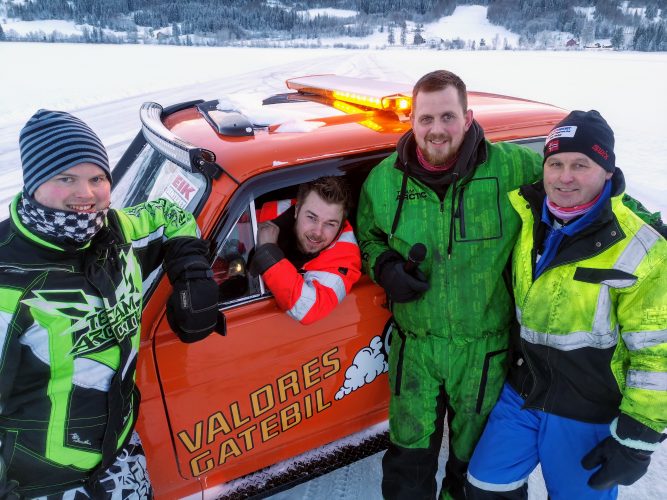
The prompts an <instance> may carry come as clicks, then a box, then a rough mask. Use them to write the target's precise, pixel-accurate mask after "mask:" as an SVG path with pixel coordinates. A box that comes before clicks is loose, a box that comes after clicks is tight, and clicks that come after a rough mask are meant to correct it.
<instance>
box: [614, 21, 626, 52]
mask: <svg viewBox="0 0 667 500" xmlns="http://www.w3.org/2000/svg"><path fill="white" fill-rule="evenodd" d="M624 41H625V37H624V36H623V28H621V27H618V28H616V29H615V30H614V34H613V35H612V37H611V46H612V47H614V49H616V50H621V49H622V48H623V42H624Z"/></svg>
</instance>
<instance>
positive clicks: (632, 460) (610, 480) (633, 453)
mask: <svg viewBox="0 0 667 500" xmlns="http://www.w3.org/2000/svg"><path fill="white" fill-rule="evenodd" d="M611 433H612V435H611V436H610V437H608V438H606V439H605V440H603V441H601V442H600V443H598V445H597V446H595V448H593V449H592V450H591V451H590V452H589V453H588V454H587V455H586V456H585V457H584V458H583V459H582V460H581V465H582V466H583V467H584V468H585V469H587V470H591V469H593V468H595V467H597V466H598V465H599V466H600V469H599V470H598V471H596V472H595V473H594V474H593V475H592V476H591V478H590V479H589V480H588V485H589V486H590V487H591V488H593V489H596V490H605V489H609V488H613V487H614V486H616V485H619V484H620V485H623V486H629V485H631V484H633V483H634V482H635V481H637V480H638V479H639V478H640V477H642V476H643V475H644V474H646V470H647V469H648V466H649V464H650V463H651V453H653V451H654V450H655V449H657V447H658V445H659V444H660V442H661V441H662V440H663V439H664V438H665V436H663V435H662V434H661V433H659V432H656V431H654V430H653V429H651V428H649V427H647V426H645V425H644V424H642V423H640V422H638V421H636V420H635V419H633V418H631V417H629V416H627V415H626V414H624V413H622V414H621V415H620V417H618V419H617V420H614V421H613V422H612V423H611Z"/></svg>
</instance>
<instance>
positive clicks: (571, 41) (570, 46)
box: [565, 38, 579, 49]
mask: <svg viewBox="0 0 667 500" xmlns="http://www.w3.org/2000/svg"><path fill="white" fill-rule="evenodd" d="M565 46H566V47H567V48H568V49H573V48H576V47H578V46H579V42H577V41H576V40H575V39H574V38H570V39H569V40H568V41H567V42H566V43H565Z"/></svg>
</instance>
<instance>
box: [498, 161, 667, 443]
mask: <svg viewBox="0 0 667 500" xmlns="http://www.w3.org/2000/svg"><path fill="white" fill-rule="evenodd" d="M617 174H618V175H616V174H615V175H614V178H612V179H613V180H614V181H615V182H614V189H613V190H612V198H611V200H610V201H609V202H607V206H606V207H605V208H603V210H602V212H601V214H600V216H599V217H598V218H597V220H596V221H595V222H594V223H592V224H591V225H590V226H589V227H587V228H585V229H584V230H583V231H581V232H580V233H578V234H577V235H575V236H573V237H571V238H568V237H566V238H565V239H564V240H563V242H562V243H561V245H560V247H559V249H558V252H557V255H556V257H555V259H554V260H553V261H552V262H551V263H550V264H549V266H548V267H547V268H546V269H545V271H544V272H543V273H542V274H541V275H540V276H539V277H538V278H537V279H535V280H534V279H533V276H534V269H535V261H536V255H537V250H538V248H539V246H540V245H541V244H542V242H543V240H544V234H545V231H546V226H545V224H544V223H542V222H541V221H540V218H541V211H542V202H543V200H544V196H545V195H544V189H543V187H542V183H541V182H539V183H536V184H533V185H530V186H523V187H522V188H521V189H519V190H516V191H513V192H511V193H510V194H509V197H510V201H511V203H512V206H513V207H514V209H515V210H516V211H517V212H518V214H519V216H520V217H521V221H522V228H521V232H520V236H519V239H518V241H517V243H516V245H515V247H514V254H513V262H512V270H513V287H514V297H515V301H516V313H517V319H518V322H519V326H520V332H519V337H520V338H515V339H514V340H515V342H514V344H515V345H520V350H519V351H518V352H517V353H515V355H514V356H513V359H512V363H511V365H512V368H511V374H510V381H511V383H512V385H514V387H515V388H516V389H517V390H518V391H519V392H520V393H521V394H522V395H523V396H524V397H525V398H526V407H532V408H539V409H541V410H544V411H547V412H550V413H554V414H557V415H561V416H564V417H568V418H574V419H577V420H581V421H586V422H609V421H611V420H612V419H613V418H614V417H616V416H617V415H618V414H619V412H623V413H626V414H628V415H629V416H631V417H632V418H634V419H635V420H638V421H639V422H642V423H643V424H645V425H646V426H648V427H650V428H651V429H653V430H655V431H657V432H662V431H663V429H665V426H666V425H667V273H666V271H667V242H666V241H665V240H664V239H663V238H662V237H661V236H660V235H659V234H658V233H657V232H656V231H654V230H653V229H652V228H651V227H650V226H648V225H647V224H645V223H643V222H642V221H641V220H640V219H639V218H638V217H637V216H636V215H635V214H633V213H632V212H631V211H630V210H629V209H628V208H627V207H625V206H624V205H623V204H622V202H621V198H622V190H623V187H624V183H623V176H622V173H620V171H617Z"/></svg>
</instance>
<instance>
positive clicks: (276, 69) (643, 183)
mask: <svg viewBox="0 0 667 500" xmlns="http://www.w3.org/2000/svg"><path fill="white" fill-rule="evenodd" d="M0 67H2V68H3V76H2V86H1V87H0V88H1V92H0V207H1V208H0V217H3V218H4V217H6V214H7V208H6V206H7V204H8V202H9V199H10V198H11V196H13V195H14V194H15V193H16V192H18V191H19V190H20V188H21V185H22V181H21V171H20V160H19V154H18V133H19V130H20V129H21V127H22V126H23V124H24V123H25V121H26V120H27V119H28V118H29V117H30V116H31V115H32V114H33V113H34V112H35V111H36V110H37V109H39V108H52V109H62V110H66V111H70V112H72V113H74V114H76V115H77V116H79V117H81V118H82V119H83V120H85V121H86V122H87V123H89V124H90V125H91V126H92V128H93V129H94V130H95V131H96V132H97V133H98V134H99V135H100V137H101V138H102V140H103V142H104V143H105V145H106V146H107V148H108V149H109V152H110V157H111V160H112V164H114V163H115V162H116V161H117V160H118V158H120V155H121V154H122V153H123V151H124V149H125V148H126V147H127V145H128V144H129V142H130V141H131V139H132V138H133V137H134V135H135V134H136V133H137V131H138V130H139V114H138V110H139V106H140V105H141V103H142V102H144V101H148V100H154V101H157V102H159V103H161V104H163V105H169V104H174V103H177V102H182V101H186V100H190V99H196V98H204V99H213V98H219V97H222V96H224V95H230V94H236V93H244V94H249V93H251V94H255V93H265V92H284V91H285V90H286V89H285V87H284V80H285V79H286V78H289V77H294V76H299V75H306V74H321V73H337V74H340V75H347V76H366V77H370V78H376V79H385V80H391V81H398V82H406V83H412V82H414V81H415V80H416V79H417V78H418V77H419V76H421V75H422V74H424V73H426V72H428V71H431V70H433V69H437V68H446V69H450V70H452V71H454V72H456V73H458V74H459V75H460V76H461V77H462V78H463V79H464V80H465V81H466V83H467V84H468V88H469V89H470V90H479V91H486V92H496V93H502V94H508V95H514V96H520V97H524V98H528V99H534V100H538V101H544V102H549V103H552V104H555V105H558V106H561V107H563V108H567V109H585V110H587V109H597V110H599V111H600V112H601V113H602V115H603V116H604V117H605V118H606V119H607V120H608V121H609V123H610V124H611V126H612V128H613V129H614V131H615V132H616V148H615V150H616V156H617V164H618V165H619V166H621V167H622V168H623V170H624V172H625V174H626V179H627V181H628V191H629V192H630V193H631V194H633V195H635V196H636V197H637V198H639V199H640V200H642V201H643V202H644V203H645V204H646V205H647V206H648V207H649V208H650V209H652V210H661V211H662V212H663V213H667V197H666V196H665V184H666V180H667V172H666V170H665V166H664V163H665V161H664V158H666V157H667V141H665V140H664V136H665V132H664V129H662V125H663V124H664V117H665V116H667V97H665V88H664V87H665V81H667V54H665V53H631V52H622V53H614V52H507V51H476V52H463V51H443V52H439V51H428V50H399V49H396V50H393V49H392V50H384V51H343V50H324V49H322V50H295V49H230V48H194V47H173V46H142V45H132V46H101V45H88V46H86V45H68V44H53V45H52V44H20V43H0ZM380 476H381V471H380V457H379V455H377V456H373V457H370V458H369V459H366V460H364V461H362V462H360V463H358V464H356V465H353V466H351V467H348V468H345V469H341V470H339V471H336V472H333V473H331V474H329V475H327V476H325V477H323V478H321V479H318V480H315V481H311V482H310V483H307V484H305V485H302V486H299V487H297V488H295V489H293V490H290V491H288V492H284V493H281V494H280V495H277V496H276V498H289V499H301V498H303V499H306V498H307V499H320V498H342V499H357V498H363V499H379V498H380V489H379V487H380ZM531 488H532V493H531V498H534V499H544V498H546V492H545V490H544V488H543V486H542V485H541V481H540V478H539V475H535V476H534V477H533V478H532V479H531ZM620 497H621V498H623V499H630V498H641V499H656V500H658V499H661V500H662V499H664V498H667V446H663V448H662V449H661V450H659V451H658V452H657V453H656V454H655V455H654V459H653V464H652V465H651V468H650V470H649V473H648V474H647V475H646V476H645V477H644V478H643V479H642V480H641V481H640V482H639V483H638V484H637V485H635V486H634V487H631V488H622V489H621V495H620Z"/></svg>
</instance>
